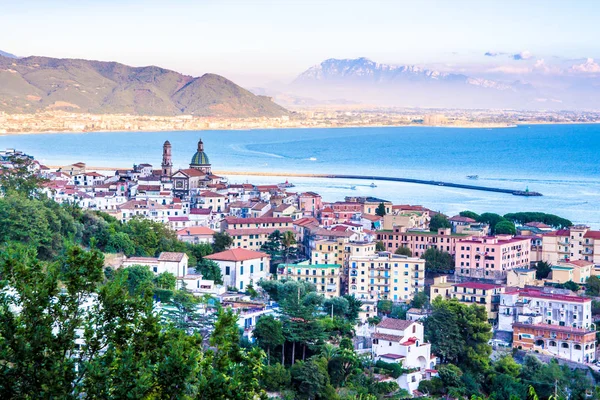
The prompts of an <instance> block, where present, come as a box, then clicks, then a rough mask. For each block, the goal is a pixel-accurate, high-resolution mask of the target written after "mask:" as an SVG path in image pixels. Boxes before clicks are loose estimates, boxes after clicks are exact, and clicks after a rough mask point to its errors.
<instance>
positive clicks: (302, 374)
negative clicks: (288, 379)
mask: <svg viewBox="0 0 600 400" xmlns="http://www.w3.org/2000/svg"><path fill="white" fill-rule="evenodd" d="M291 374H292V384H293V385H294V387H295V388H296V393H297V394H298V398H301V399H328V398H330V397H327V393H328V391H327V389H328V386H330V383H329V374H328V372H327V365H326V361H325V360H324V359H318V358H316V359H311V360H308V361H306V362H302V361H300V362H298V363H297V364H296V365H294V366H293V367H292V369H291Z"/></svg>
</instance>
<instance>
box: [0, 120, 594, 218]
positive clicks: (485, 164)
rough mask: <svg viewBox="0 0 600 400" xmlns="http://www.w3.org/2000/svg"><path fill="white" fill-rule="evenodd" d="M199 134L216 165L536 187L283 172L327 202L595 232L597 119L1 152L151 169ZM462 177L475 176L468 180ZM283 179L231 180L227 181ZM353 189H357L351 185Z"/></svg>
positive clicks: (47, 142) (136, 138)
mask: <svg viewBox="0 0 600 400" xmlns="http://www.w3.org/2000/svg"><path fill="white" fill-rule="evenodd" d="M199 137H202V139H203V140H204V143H205V149H206V152H207V154H208V156H209V158H210V161H211V163H212V165H213V169H214V170H217V171H219V170H221V171H223V170H226V171H256V172H261V171H264V172H302V173H316V174H321V173H336V174H356V175H382V176H395V177H405V178H417V179H434V180H441V181H447V182H455V183H468V184H476V185H481V186H493V187H502V188H510V189H514V190H525V188H529V190H532V191H538V192H540V193H542V194H544V196H543V197H538V198H524V197H518V196H512V195H508V194H501V193H491V192H481V191H471V190H464V189H455V188H449V187H438V186H425V185H416V184H407V183H396V182H375V183H376V185H377V187H376V188H371V187H369V184H370V182H368V181H350V180H331V179H324V178H289V180H290V181H291V182H293V183H294V184H296V188H294V189H292V190H298V191H305V190H314V191H316V192H318V193H320V194H322V195H323V197H324V199H325V200H326V201H335V200H343V198H344V196H349V195H370V196H376V197H381V198H385V199H388V200H391V201H394V202H395V203H409V204H422V205H424V206H427V207H430V208H432V209H435V210H440V211H442V212H445V213H448V214H450V215H453V214H455V213H457V212H459V211H461V210H465V209H470V210H473V211H476V212H480V213H481V212H487V211H489V212H498V213H500V214H504V213H507V212H516V211H544V212H549V213H555V214H558V215H561V216H563V217H566V218H569V219H571V220H572V221H573V222H576V223H586V224H588V225H590V226H592V227H595V228H600V207H598V205H599V200H600V164H599V163H598V161H599V160H600V125H534V126H519V127H517V128H504V129H472V128H469V129H466V128H465V129H463V128H433V127H397V128H393V127H390V128H338V129H285V130H278V129H276V130H252V131H200V132H191V131H187V132H135V133H133V132H102V133H86V134H36V135H6V136H0V149H3V148H17V149H19V150H23V151H25V152H27V153H29V154H31V155H33V156H35V157H36V159H38V160H40V161H41V162H43V163H46V164H48V165H62V164H69V163H73V162H77V161H84V162H86V163H87V164H88V165H90V166H109V167H131V166H132V165H133V164H134V163H143V162H148V163H151V164H152V165H154V166H155V167H158V166H159V165H160V161H161V151H162V144H163V142H164V141H165V140H167V139H168V140H169V141H170V142H171V144H172V145H173V161H174V164H175V167H177V168H179V167H180V168H187V164H188V163H189V160H190V158H191V157H192V155H193V154H194V152H195V149H196V143H197V141H198V138H199ZM467 175H479V179H478V180H476V181H475V180H469V179H467V178H466V176H467ZM246 180H249V181H250V182H252V183H277V182H282V181H283V180H285V178H278V177H263V176H257V177H246V176H231V177H230V181H231V182H245V181H246ZM351 186H356V188H355V189H351Z"/></svg>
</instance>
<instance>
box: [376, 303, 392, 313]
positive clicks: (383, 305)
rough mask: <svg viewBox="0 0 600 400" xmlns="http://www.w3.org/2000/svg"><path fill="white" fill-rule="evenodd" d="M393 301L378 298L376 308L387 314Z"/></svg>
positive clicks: (390, 310)
mask: <svg viewBox="0 0 600 400" xmlns="http://www.w3.org/2000/svg"><path fill="white" fill-rule="evenodd" d="M393 305H394V303H393V302H392V301H391V300H379V301H378V302H377V310H378V311H379V312H380V313H381V314H385V315H389V314H390V313H391V312H392V306H393Z"/></svg>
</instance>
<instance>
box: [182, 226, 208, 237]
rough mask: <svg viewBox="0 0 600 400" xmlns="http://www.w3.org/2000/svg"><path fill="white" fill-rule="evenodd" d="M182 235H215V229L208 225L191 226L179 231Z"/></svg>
mask: <svg viewBox="0 0 600 400" xmlns="http://www.w3.org/2000/svg"><path fill="white" fill-rule="evenodd" d="M177 234H178V235H180V236H190V235H192V236H195V235H214V234H215V231H213V230H212V229H210V228H207V227H206V226H190V227H189V228H183V229H180V230H178V231H177Z"/></svg>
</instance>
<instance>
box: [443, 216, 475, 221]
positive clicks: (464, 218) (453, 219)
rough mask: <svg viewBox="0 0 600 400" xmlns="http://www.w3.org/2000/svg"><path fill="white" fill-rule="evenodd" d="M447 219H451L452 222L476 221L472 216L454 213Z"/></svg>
mask: <svg viewBox="0 0 600 400" xmlns="http://www.w3.org/2000/svg"><path fill="white" fill-rule="evenodd" d="M449 221H452V222H465V223H473V222H476V221H475V220H474V219H473V218H469V217H462V216H460V215H455V216H454V217H452V218H450V219H449Z"/></svg>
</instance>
